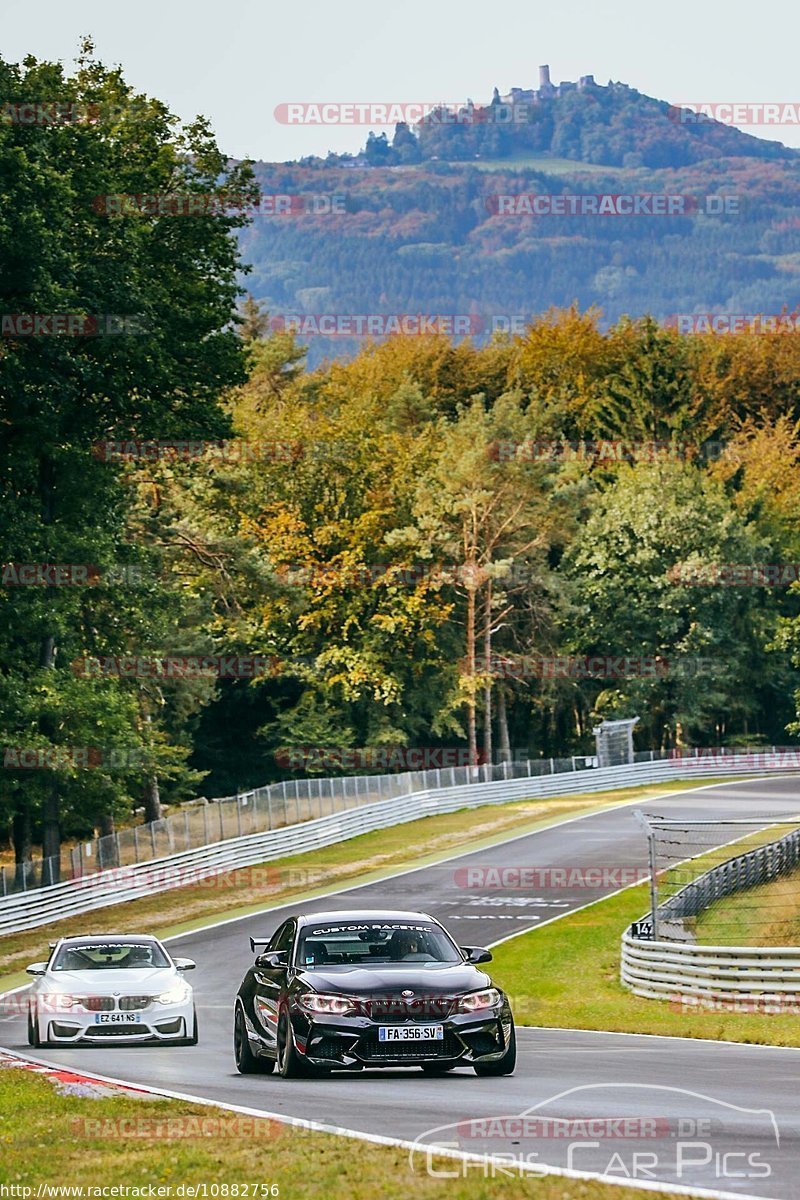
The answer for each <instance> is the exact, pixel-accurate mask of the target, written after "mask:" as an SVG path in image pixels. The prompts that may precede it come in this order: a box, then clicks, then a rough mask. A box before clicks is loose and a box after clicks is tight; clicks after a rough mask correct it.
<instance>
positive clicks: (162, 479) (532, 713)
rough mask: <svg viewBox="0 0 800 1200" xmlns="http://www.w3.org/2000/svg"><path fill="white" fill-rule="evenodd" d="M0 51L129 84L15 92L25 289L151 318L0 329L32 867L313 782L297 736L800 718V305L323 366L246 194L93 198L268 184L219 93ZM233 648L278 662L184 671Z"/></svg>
mask: <svg viewBox="0 0 800 1200" xmlns="http://www.w3.org/2000/svg"><path fill="white" fill-rule="evenodd" d="M0 76H1V78H0V84H1V85H2V91H3V94H4V95H8V96H11V97H12V98H19V99H20V100H23V99H25V98H28V99H29V98H30V97H31V96H33V97H36V96H40V97H42V98H48V97H51V96H52V95H53V92H54V89H59V93H60V94H61V95H63V96H64V97H65V99H67V100H69V101H71V102H74V103H75V104H81V105H89V104H91V105H95V106H97V107H99V108H100V109H102V108H103V107H104V106H105V107H106V108H108V110H109V111H110V110H112V109H113V111H114V114H115V115H114V119H113V121H108V122H106V123H105V124H102V125H100V126H98V124H97V123H92V122H89V123H83V124H81V123H79V124H76V125H74V126H68V127H67V126H56V127H45V126H20V125H15V124H13V123H8V124H0V155H1V156H2V158H3V162H4V163H5V164H7V165H8V170H7V171H6V172H5V174H4V178H3V185H2V188H3V200H4V202H5V207H4V211H9V212H14V213H15V214H16V216H15V220H14V222H13V224H2V225H0V279H1V280H2V289H3V303H4V311H5V312H7V313H15V314H24V313H28V314H30V313H36V314H48V313H50V314H53V313H73V314H75V313H78V314H95V315H97V314H102V313H105V314H109V313H113V314H116V315H117V316H120V315H127V316H136V318H137V321H138V325H137V326H136V330H137V332H136V333H135V334H134V333H129V334H128V335H126V336H125V335H120V336H87V337H69V336H53V337H46V336H42V337H28V336H5V337H4V338H3V339H2V342H0V372H1V373H2V391H1V392H0V426H1V427H2V433H3V436H2V445H1V446H0V480H2V483H1V484H0V487H1V488H2V509H3V532H2V538H3V548H2V553H1V554H0V562H1V563H2V570H3V586H2V587H0V737H2V744H3V748H4V750H3V753H4V763H3V770H2V774H1V775H0V832H2V834H3V835H4V836H5V837H7V839H8V844H9V846H13V850H14V854H15V857H16V859H17V861H18V862H22V861H23V860H24V859H25V858H26V857H28V856H30V854H31V852H32V848H33V846H34V845H41V846H42V847H43V850H44V853H45V854H46V855H54V854H56V853H57V851H58V847H59V844H60V840H61V839H62V838H64V837H78V836H81V837H86V836H88V835H90V834H91V832H92V830H95V829H97V830H101V831H106V830H108V829H110V828H112V827H113V823H114V822H122V821H126V820H130V819H131V817H132V814H133V812H134V810H138V809H143V816H144V818H145V819H152V818H154V817H157V816H158V815H159V813H160V812H161V807H162V805H164V804H165V803H175V802H178V801H180V800H183V799H187V798H190V797H192V796H195V795H197V794H198V793H199V792H202V793H204V794H206V795H209V796H211V795H219V794H227V793H230V792H232V791H234V790H235V789H236V788H246V787H249V786H253V785H257V784H263V783H266V782H268V781H269V780H271V779H275V778H281V777H286V776H287V775H288V776H291V768H290V767H287V765H286V764H287V762H289V761H290V759H289V756H290V754H291V752H292V751H293V750H294V749H295V748H297V747H308V746H316V747H342V748H348V747H349V748H364V747H367V748H369V747H372V748H378V747H382V746H383V747H387V746H388V747H396V746H443V747H445V746H446V747H452V746H461V747H466V748H467V749H468V750H469V751H470V752H471V753H472V754H474V755H477V754H486V755H488V756H491V755H492V754H494V753H496V752H497V751H498V750H499V751H500V752H503V753H508V752H511V753H518V754H519V753H524V754H530V755H531V756H534V757H536V756H539V755H546V756H549V755H561V754H570V753H589V752H591V750H592V744H593V743H592V737H591V728H592V725H593V724H594V723H595V722H596V721H597V719H598V718H602V717H614V716H632V715H637V716H639V718H640V723H639V726H638V729H637V739H638V743H639V745H640V746H642V747H656V748H671V747H685V746H692V745H718V744H725V745H731V744H737V743H740V742H750V743H753V742H759V741H761V742H769V743H785V742H786V741H787V740H792V739H794V738H795V736H796V733H797V726H796V725H795V722H796V721H797V716H798V714H797V697H796V694H797V692H798V689H800V603H799V600H800V591H798V587H797V586H793V580H794V579H795V578H796V574H797V568H796V564H797V563H798V562H800V504H798V500H799V499H800V473H799V472H798V465H799V462H798V460H800V433H799V432H798V420H800V336H798V334H797V333H787V332H763V331H762V332H747V331H744V332H742V333H739V334H735V335H729V336H714V335H690V336H686V335H682V334H681V333H679V332H678V331H676V330H673V329H665V328H664V327H662V325H660V324H659V323H658V322H657V321H655V320H653V319H651V318H641V319H637V320H627V319H621V320H618V321H617V322H616V323H615V324H614V325H612V326H611V327H610V328H606V327H601V325H600V321H599V314H598V313H597V312H594V311H581V310H580V309H579V308H578V307H566V308H562V309H553V310H551V311H549V312H547V313H546V314H545V315H544V316H542V317H540V318H538V319H536V320H534V321H533V322H532V323H531V324H530V326H529V328H528V329H527V330H526V331H525V332H524V333H521V334H519V335H517V336H496V337H495V338H493V339H492V340H491V341H489V342H488V343H487V344H483V345H476V344H474V343H472V342H471V341H469V340H465V341H462V342H460V343H458V344H456V343H454V342H453V341H451V340H450V339H449V338H447V337H445V336H443V335H428V336H420V337H412V336H407V337H393V338H389V339H388V340H386V341H384V342H382V343H379V344H375V345H368V346H365V347H363V348H362V349H361V350H360V352H359V353H358V354H357V355H355V356H354V357H353V358H351V359H350V360H348V361H336V362H333V363H329V364H325V365H321V366H318V367H317V368H315V369H309V368H308V367H307V365H306V363H305V350H304V347H303V346H302V345H301V344H299V342H298V341H297V339H296V338H295V336H294V335H293V334H292V333H291V332H287V331H283V330H280V329H277V330H275V329H274V328H273V327H272V324H271V322H270V314H269V313H267V312H265V311H264V310H263V309H262V308H261V307H260V306H259V304H258V303H256V302H255V301H254V300H253V299H252V297H250V298H249V299H248V300H247V301H246V302H245V303H244V304H242V303H241V297H242V291H241V288H240V284H239V280H240V279H241V274H240V272H241V271H242V270H243V263H242V257H244V258H246V257H247V255H246V247H247V239H246V236H245V238H244V239H243V241H242V242H241V243H240V242H239V240H238V236H237V235H238V231H239V229H240V227H241V226H242V224H243V222H244V220H245V217H244V216H243V215H239V216H237V215H235V212H234V213H233V214H231V213H230V212H219V211H215V212H213V213H212V212H210V211H208V212H204V213H203V214H202V215H195V216H192V217H187V218H185V219H180V220H178V219H170V218H168V217H163V216H159V214H158V213H157V212H151V213H144V212H142V213H139V214H137V215H136V216H135V217H134V218H133V219H129V218H127V217H122V216H121V217H112V218H109V216H107V215H105V214H104V213H103V212H102V211H99V210H98V206H97V204H96V203H95V202H94V201H95V198H96V197H97V196H98V195H103V194H109V193H111V194H128V193H143V192H146V193H151V194H157V193H160V192H171V193H175V192H189V193H191V194H193V195H195V196H203V195H209V194H211V193H212V192H214V191H218V190H219V189H220V181H221V180H222V181H223V185H222V186H223V187H224V190H225V192H226V193H227V194H228V196H235V197H239V198H240V200H241V204H242V206H243V208H246V206H247V205H248V204H249V203H252V202H254V200H255V198H256V188H255V184H254V181H253V177H252V175H251V172H250V169H249V167H248V166H247V164H242V165H238V166H231V165H230V164H229V163H228V162H227V160H226V158H225V156H224V155H223V154H222V153H221V152H220V151H219V149H218V148H217V147H216V145H215V144H214V141H213V138H212V137H211V135H210V133H209V130H208V128H207V127H206V125H205V123H204V122H202V121H201V122H198V123H196V124H194V125H192V126H189V127H187V128H185V129H183V130H182V131H180V132H178V131H177V130H176V125H175V122H174V119H173V118H172V117H171V116H170V114H169V113H168V112H167V110H166V109H165V108H164V106H163V105H161V104H159V103H158V102H156V101H148V102H145V101H143V99H142V98H141V97H134V96H133V95H132V93H131V91H130V89H129V88H128V86H127V85H126V84H125V83H124V80H123V79H122V77H121V74H120V73H119V72H118V71H109V70H107V69H105V68H103V67H102V66H101V65H99V64H98V63H97V62H96V61H95V60H94V58H93V56H92V53H91V48H90V47H86V49H85V52H84V57H83V59H82V62H81V64H80V68H79V71H78V72H77V73H76V75H75V76H74V77H71V78H68V77H66V76H65V75H64V74H63V72H62V70H61V68H60V67H55V66H52V65H50V64H33V63H28V64H26V65H25V66H23V67H14V66H10V65H7V64H2V63H0ZM237 304H238V305H239V307H240V316H239V317H238V319H236V317H235V313H236V307H237ZM360 311H363V305H361V307H360ZM393 311H403V308H402V305H401V303H399V302H398V303H397V304H396V305H395V307H394V308H393ZM406 311H408V310H407V309H406ZM446 311H453V305H452V302H451V303H450V304H449V305H448V307H447V310H446ZM54 567H58V568H59V570H60V572H61V574H60V575H59V576H58V577H57V578H56V576H54V575H53V573H52V570H51V568H54ZM44 568H47V569H46V570H45V569H44ZM734 568H738V571H737V570H735V569H734ZM37 571H38V574H37ZM203 658H206V659H209V658H215V659H218V660H225V661H226V662H231V661H233V662H234V663H236V662H238V663H240V664H242V663H244V664H245V665H244V666H241V665H240V667H239V668H238V670H237V669H234V670H232V671H231V672H227V673H226V671H224V670H220V671H217V672H216V673H215V672H214V670H210V669H203V670H194V669H193V668H190V667H189V666H185V668H184V669H182V670H175V669H171V668H170V666H169V665H168V664H169V663H170V662H172V663H173V664H174V663H175V662H176V661H181V662H183V663H184V664H186V663H196V662H198V661H199V660H201V659H203ZM254 663H255V664H256V667H257V669H256V668H253V664H254ZM598 663H599V664H600V665H599V666H598ZM153 664H156V666H155V667H154V666H153ZM247 664H249V666H248V665H247ZM587 664H588V665H587ZM592 664H594V665H592ZM251 668H252V669H251ZM31 756H33V761H34V762H35V764H36V765H35V766H34V768H33V769H32V768H31V761H32V759H31ZM37 756H38V757H37ZM324 773H328V772H324Z"/></svg>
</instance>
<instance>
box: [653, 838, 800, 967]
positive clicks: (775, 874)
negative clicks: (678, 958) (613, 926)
mask: <svg viewBox="0 0 800 1200" xmlns="http://www.w3.org/2000/svg"><path fill="white" fill-rule="evenodd" d="M639 815H640V817H641V819H642V820H643V822H644V823H645V824H646V826H647V831H648V843H649V856H650V875H651V883H650V894H651V916H650V925H651V929H650V930H648V934H649V936H650V937H652V938H653V940H656V941H663V942H670V941H672V942H685V943H698V944H705V945H717V946H722V945H732V946H734V945H738V946H746V945H755V946H770V945H775V946H778V945H783V946H791V945H797V944H798V942H800V816H791V817H787V816H785V815H781V816H772V817H771V816H768V815H764V816H761V817H757V818H756V817H753V818H739V819H731V820H727V821H726V820H698V821H685V820H681V821H679V820H675V819H670V818H666V817H661V816H650V815H644V814H639Z"/></svg>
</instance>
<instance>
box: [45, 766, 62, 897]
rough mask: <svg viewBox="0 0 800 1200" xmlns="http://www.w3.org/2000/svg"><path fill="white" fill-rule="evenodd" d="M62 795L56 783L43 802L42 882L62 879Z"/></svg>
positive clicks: (47, 882) (48, 882)
mask: <svg viewBox="0 0 800 1200" xmlns="http://www.w3.org/2000/svg"><path fill="white" fill-rule="evenodd" d="M60 817H61V797H60V795H59V791H58V784H57V783H54V784H53V785H52V786H51V788H50V791H49V792H48V793H47V795H46V796H45V798H44V803H43V804H42V884H43V885H46V884H50V883H59V882H60V881H61V825H60Z"/></svg>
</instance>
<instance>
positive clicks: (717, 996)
mask: <svg viewBox="0 0 800 1200" xmlns="http://www.w3.org/2000/svg"><path fill="white" fill-rule="evenodd" d="M621 979H622V982H623V984H624V985H625V986H626V987H627V988H629V989H630V990H631V991H632V992H634V993H635V994H636V995H637V996H646V997H649V998H651V999H655V1000H672V1001H679V1002H681V1003H682V1004H686V1003H687V1002H688V1003H695V1004H698V1005H703V1004H705V1005H707V1004H713V1003H715V1002H721V1004H723V1005H725V1006H731V1007H733V1006H734V1002H735V1001H745V1002H746V1001H757V1002H758V1004H759V1006H761V1005H765V1006H766V1005H767V1004H769V1003H770V1002H771V1001H773V1002H776V1003H777V1004H781V1003H783V1004H784V1005H785V1004H786V1001H787V999H789V998H793V999H796V1000H797V1001H798V1003H800V946H767V947H763V946H699V945H697V944H696V943H694V942H646V941H642V940H640V939H639V938H634V937H632V936H631V932H630V930H629V929H627V930H626V931H625V933H624V934H623V935H622V970H621Z"/></svg>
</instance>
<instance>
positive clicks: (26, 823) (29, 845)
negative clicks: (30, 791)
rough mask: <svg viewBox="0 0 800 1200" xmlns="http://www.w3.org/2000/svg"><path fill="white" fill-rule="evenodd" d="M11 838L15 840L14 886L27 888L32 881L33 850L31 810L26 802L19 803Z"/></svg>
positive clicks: (12, 825) (12, 824) (15, 811)
mask: <svg viewBox="0 0 800 1200" xmlns="http://www.w3.org/2000/svg"><path fill="white" fill-rule="evenodd" d="M11 836H12V838H13V840H14V886H15V887H17V888H25V887H27V886H28V882H29V880H30V876H31V871H32V863H31V851H32V849H33V832H32V830H31V814H30V809H29V808H28V807H27V805H26V804H25V802H24V800H19V801H18V802H17V807H16V808H15V809H14V816H13V818H12V821H11Z"/></svg>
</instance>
